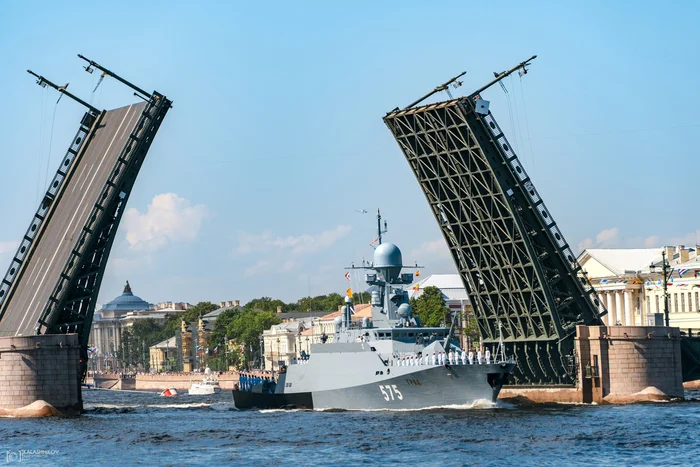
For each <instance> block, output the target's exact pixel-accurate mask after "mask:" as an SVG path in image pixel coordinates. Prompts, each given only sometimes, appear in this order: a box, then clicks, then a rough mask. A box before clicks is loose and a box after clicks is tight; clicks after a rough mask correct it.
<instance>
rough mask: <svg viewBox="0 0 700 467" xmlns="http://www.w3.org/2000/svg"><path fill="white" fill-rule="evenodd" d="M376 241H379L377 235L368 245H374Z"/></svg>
mask: <svg viewBox="0 0 700 467" xmlns="http://www.w3.org/2000/svg"><path fill="white" fill-rule="evenodd" d="M377 243H379V237H377V238H375V239H374V240H372V241H371V242H370V244H369V246H371V247H374V245H376V244H377Z"/></svg>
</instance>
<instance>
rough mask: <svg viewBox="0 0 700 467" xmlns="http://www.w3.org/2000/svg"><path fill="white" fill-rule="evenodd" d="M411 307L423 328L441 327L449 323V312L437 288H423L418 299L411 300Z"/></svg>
mask: <svg viewBox="0 0 700 467" xmlns="http://www.w3.org/2000/svg"><path fill="white" fill-rule="evenodd" d="M411 307H412V308H413V313H414V314H415V315H417V316H418V317H419V318H420V321H421V324H422V325H423V326H441V325H443V324H444V323H449V312H450V310H449V308H447V305H445V299H444V298H442V292H441V291H440V289H438V288H437V287H433V286H428V287H426V288H424V289H423V293H422V294H421V296H420V297H418V298H417V299H416V298H412V299H411Z"/></svg>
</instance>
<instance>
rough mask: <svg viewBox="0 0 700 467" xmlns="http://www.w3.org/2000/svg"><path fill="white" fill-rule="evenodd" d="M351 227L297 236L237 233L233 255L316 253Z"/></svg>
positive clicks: (345, 233)
mask: <svg viewBox="0 0 700 467" xmlns="http://www.w3.org/2000/svg"><path fill="white" fill-rule="evenodd" d="M350 230H352V227H351V226H349V225H339V226H337V227H335V228H334V229H329V230H324V231H323V232H321V233H318V234H308V233H305V234H301V235H299V236H292V235H288V236H286V237H279V236H278V237H275V236H274V235H273V234H272V232H270V231H269V230H266V231H264V232H262V233H260V234H258V235H255V234H250V233H248V232H239V233H238V244H237V245H236V247H235V248H234V253H237V254H238V255H248V254H251V253H265V252H269V251H270V250H283V251H287V252H288V253H290V254H292V255H300V254H307V253H316V252H318V251H321V250H325V249H326V248H328V247H330V246H331V245H333V244H334V243H335V242H337V241H338V240H339V239H340V238H342V237H344V236H346V235H347V234H348V233H350Z"/></svg>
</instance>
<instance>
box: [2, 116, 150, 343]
mask: <svg viewBox="0 0 700 467" xmlns="http://www.w3.org/2000/svg"><path fill="white" fill-rule="evenodd" d="M145 107H146V103H145V102H143V103H139V104H133V105H130V106H127V107H121V108H119V109H114V110H110V111H107V112H106V113H105V115H104V117H103V119H102V122H101V124H100V127H99V128H98V129H97V131H96V132H95V135H94V137H93V139H92V141H91V142H90V144H89V146H88V147H87V150H86V151H85V153H84V154H83V156H82V158H81V159H80V161H78V165H77V166H76V167H75V169H74V170H73V172H72V176H71V177H70V179H69V180H65V181H64V185H63V187H62V191H63V195H62V197H61V199H60V200H59V205H58V206H57V207H56V210H55V212H54V213H53V215H52V216H51V218H48V222H47V221H44V225H42V228H43V234H42V236H41V239H40V240H39V242H38V244H35V245H33V252H32V254H31V256H30V258H29V260H28V263H27V265H26V268H25V269H24V271H23V274H22V276H21V277H18V278H17V279H16V281H17V282H16V283H15V284H13V288H14V291H13V292H12V293H11V295H10V296H9V297H8V300H9V301H8V302H7V303H6V304H5V305H6V311H5V314H4V316H3V317H2V320H1V321H0V337H1V336H28V335H33V334H35V329H36V327H37V323H38V320H39V319H40V318H41V314H42V313H43V311H44V310H45V308H46V305H47V303H48V300H49V297H50V296H51V294H52V293H53V291H54V288H55V287H56V284H57V282H58V279H59V277H60V274H61V272H62V271H63V268H64V267H65V266H66V263H67V261H68V258H69V256H70V252H71V251H72V250H73V249H74V248H75V246H76V243H77V242H78V238H79V236H80V235H79V234H80V231H81V230H82V228H83V226H84V225H85V224H86V222H87V220H88V216H89V215H90V212H91V211H92V208H93V206H94V205H95V202H96V201H97V200H98V197H99V195H100V193H101V192H102V189H103V188H104V186H105V183H106V182H107V179H108V176H109V174H110V172H111V170H112V168H113V167H114V165H115V163H116V161H117V158H118V157H119V155H120V154H121V151H122V149H123V148H124V146H125V145H126V142H127V139H128V137H129V135H130V134H131V133H132V131H133V129H134V127H135V126H136V124H137V123H138V120H139V116H140V115H141V113H142V112H143V110H144V108H145Z"/></svg>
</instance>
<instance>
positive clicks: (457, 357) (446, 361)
mask: <svg viewBox="0 0 700 467" xmlns="http://www.w3.org/2000/svg"><path fill="white" fill-rule="evenodd" d="M474 350H475V349H471V350H469V352H466V351H464V350H461V349H459V348H456V349H450V350H449V352H431V353H428V352H426V353H418V354H415V353H410V354H404V353H402V352H401V353H395V354H394V355H392V356H391V358H390V359H389V361H388V364H389V365H392V366H422V365H431V364H432V365H434V366H435V365H441V366H445V365H467V364H469V365H473V364H474V363H475V362H474V360H475V358H474V357H476V363H477V364H479V365H481V364H484V363H486V364H491V350H490V349H488V348H487V349H485V351H484V352H483V353H482V351H481V350H480V349H479V350H476V353H475V352H474ZM307 361H308V357H307V359H306V360H304V359H302V360H300V361H299V362H298V363H301V364H304V363H307Z"/></svg>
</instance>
